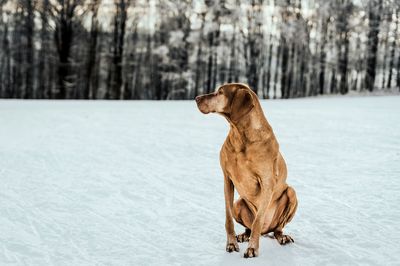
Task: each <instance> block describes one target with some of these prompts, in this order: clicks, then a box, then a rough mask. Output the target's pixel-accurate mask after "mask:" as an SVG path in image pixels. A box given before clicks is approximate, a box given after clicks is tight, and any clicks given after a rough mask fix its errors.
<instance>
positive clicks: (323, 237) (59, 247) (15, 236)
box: [0, 96, 400, 265]
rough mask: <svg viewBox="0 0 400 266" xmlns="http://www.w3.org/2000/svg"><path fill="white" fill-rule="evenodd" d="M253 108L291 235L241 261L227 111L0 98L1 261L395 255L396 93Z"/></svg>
mask: <svg viewBox="0 0 400 266" xmlns="http://www.w3.org/2000/svg"><path fill="white" fill-rule="evenodd" d="M262 105H263V108H264V111H265V113H266V116H267V118H268V120H269V122H270V123H271V125H272V127H273V128H274V131H275V133H276V135H277V138H278V141H279V142H280V147H281V151H282V153H283V155H284V157H285V159H286V161H287V164H288V169H289V178H288V183H289V184H290V185H292V186H293V187H294V188H295V189H296V192H297V196H298V199H299V207H298V211H297V214H296V216H295V218H294V219H293V221H292V222H291V223H290V224H289V225H288V226H287V227H286V231H285V232H286V233H288V234H290V235H291V236H292V237H293V238H294V239H295V243H294V244H292V245H288V246H280V245H278V243H277V242H276V240H274V239H271V238H268V237H263V238H262V239H261V243H260V256H259V257H258V258H255V259H247V260H246V259H244V258H243V252H244V250H245V248H246V244H240V249H241V250H240V252H239V253H232V254H229V253H226V252H225V241H226V236H225V229H224V196H223V177H222V173H221V170H220V166H219V161H218V158H219V149H220V147H221V145H222V143H223V141H224V139H225V136H226V134H227V132H228V124H227V122H226V121H225V120H224V119H223V118H222V117H220V116H217V115H207V116H205V115H203V114H201V113H200V112H199V111H198V110H197V108H196V106H195V103H194V101H190V102H189V101H186V102H173V101H170V102H151V101H140V102H134V101H126V102H111V101H108V102H107V101H96V102H85V101H62V102H56V101H13V100H11V101H5V100H3V101H0V125H1V129H0V265H358V264H363V265H396V264H397V265H399V263H400V261H399V259H398V257H397V256H398V252H399V250H400V233H399V230H398V229H399V227H398V224H399V221H400V208H399V204H400V196H399V191H400V185H399V178H400V97H398V96H388V97H348V98H347V97H343V98H340V97H337V98H308V99H298V100H286V101H285V100H275V101H263V102H262ZM242 230H243V229H242V228H241V227H240V226H239V225H236V233H241V232H242Z"/></svg>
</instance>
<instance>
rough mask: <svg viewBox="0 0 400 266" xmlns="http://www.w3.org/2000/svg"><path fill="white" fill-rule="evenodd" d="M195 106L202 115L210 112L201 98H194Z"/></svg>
mask: <svg viewBox="0 0 400 266" xmlns="http://www.w3.org/2000/svg"><path fill="white" fill-rule="evenodd" d="M196 104H197V108H199V110H200V112H202V113H203V114H209V113H210V112H211V111H210V110H209V109H210V108H208V106H207V105H206V104H205V103H204V101H203V98H202V97H201V96H197V97H196Z"/></svg>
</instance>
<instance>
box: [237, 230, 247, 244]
mask: <svg viewBox="0 0 400 266" xmlns="http://www.w3.org/2000/svg"><path fill="white" fill-rule="evenodd" d="M249 239H250V235H249V234H248V233H246V232H244V233H243V234H240V235H237V236H236V240H237V242H239V243H243V242H249Z"/></svg>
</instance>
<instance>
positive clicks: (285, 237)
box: [276, 235, 294, 245]
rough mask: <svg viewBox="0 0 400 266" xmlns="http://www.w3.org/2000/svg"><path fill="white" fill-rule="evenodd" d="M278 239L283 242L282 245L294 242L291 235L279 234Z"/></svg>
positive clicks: (280, 242)
mask: <svg viewBox="0 0 400 266" xmlns="http://www.w3.org/2000/svg"><path fill="white" fill-rule="evenodd" d="M276 240H277V241H278V243H279V244H281V245H286V244H289V243H293V242H294V240H293V238H292V237H291V236H289V235H279V236H276Z"/></svg>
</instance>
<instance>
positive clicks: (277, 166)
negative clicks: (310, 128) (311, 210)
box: [196, 83, 297, 258]
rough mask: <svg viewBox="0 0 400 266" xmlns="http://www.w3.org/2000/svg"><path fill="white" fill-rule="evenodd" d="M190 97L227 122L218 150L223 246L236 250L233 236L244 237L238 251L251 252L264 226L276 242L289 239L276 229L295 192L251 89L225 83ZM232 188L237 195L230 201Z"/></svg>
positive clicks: (292, 206)
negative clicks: (241, 229) (239, 227)
mask: <svg viewBox="0 0 400 266" xmlns="http://www.w3.org/2000/svg"><path fill="white" fill-rule="evenodd" d="M196 103H197V106H198V108H199V109H200V111H201V112H202V113H204V114H208V113H214V112H215V113H219V114H221V115H223V116H224V117H225V118H226V119H227V120H228V122H229V123H230V126H231V128H230V131H229V134H228V137H227V138H226V140H225V143H224V145H223V146H222V149H221V153H220V163H221V167H222V171H223V173H224V180H225V181H224V192H225V210H226V222H225V228H226V233H227V244H226V251H228V252H232V251H239V245H238V244H237V242H245V241H249V244H248V248H247V250H246V252H245V253H244V257H245V258H251V257H256V256H257V255H258V248H259V239H260V235H261V234H267V233H269V232H273V233H274V236H275V238H276V239H277V241H278V242H279V243H280V244H281V245H284V244H287V243H290V242H293V239H292V238H291V237H290V236H288V235H284V234H283V233H282V231H283V227H284V226H285V225H286V224H287V223H288V222H290V220H291V219H292V218H293V216H294V214H295V212H296V208H297V198H296V193H295V191H294V189H293V188H291V187H289V186H288V185H287V184H286V176H287V169H286V163H285V160H284V159H283V157H282V155H281V153H280V152H279V144H278V142H277V140H276V138H275V135H274V132H273V131H272V128H271V126H270V125H269V124H268V122H267V120H266V118H265V116H264V113H263V111H262V109H261V106H260V102H259V101H258V97H257V95H256V94H255V93H254V92H253V91H252V90H251V89H250V88H249V87H248V86H247V85H244V84H240V83H231V84H226V85H223V86H221V87H219V88H218V89H217V91H216V92H215V93H210V94H206V95H202V96H198V97H196ZM234 188H236V190H237V191H238V193H239V195H240V197H239V199H238V200H236V201H235V202H233V200H234V199H233V198H234ZM232 216H233V218H235V220H236V222H238V223H240V224H242V225H243V226H244V227H245V228H246V231H245V232H244V233H243V234H240V235H237V236H236V234H235V230H234V224H233V219H232Z"/></svg>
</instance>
